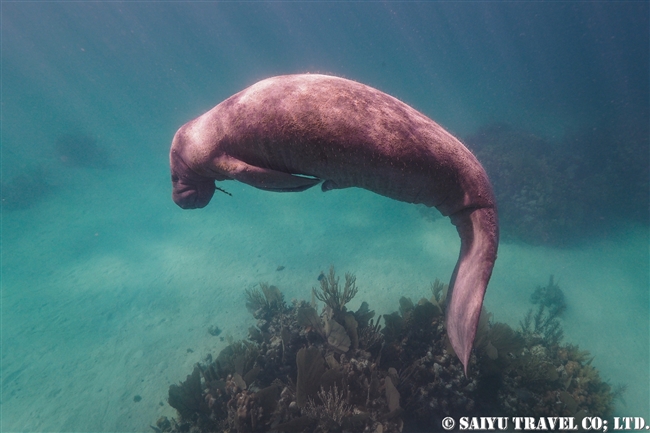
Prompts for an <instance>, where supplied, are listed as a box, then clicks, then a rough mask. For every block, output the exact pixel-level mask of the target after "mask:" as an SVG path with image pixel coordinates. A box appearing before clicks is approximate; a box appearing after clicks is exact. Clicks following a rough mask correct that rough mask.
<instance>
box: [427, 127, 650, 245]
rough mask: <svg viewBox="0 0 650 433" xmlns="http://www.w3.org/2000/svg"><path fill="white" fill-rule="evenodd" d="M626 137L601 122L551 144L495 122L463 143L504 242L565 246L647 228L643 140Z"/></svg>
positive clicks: (647, 175)
mask: <svg viewBox="0 0 650 433" xmlns="http://www.w3.org/2000/svg"><path fill="white" fill-rule="evenodd" d="M623 135H625V134H621V133H618V134H617V133H615V132H614V130H613V129H612V127H607V125H606V124H605V122H603V123H602V124H599V125H598V127H594V128H585V129H581V130H577V131H573V132H570V133H567V134H566V135H565V137H563V138H562V139H557V140H551V139H545V138H542V137H540V136H537V135H535V134H533V133H531V132H528V131H525V130H522V129H517V128H514V127H512V126H509V125H507V124H503V123H495V124H490V125H486V126H484V127H482V128H480V129H479V130H478V131H477V132H476V133H474V134H472V135H470V136H468V137H465V139H464V142H465V144H466V145H467V147H468V148H470V149H471V150H472V152H474V154H475V155H476V156H477V158H478V159H479V160H480V161H481V164H483V166H484V167H485V170H486V171H487V173H488V176H489V177H490V180H491V182H492V186H493V188H494V192H495V194H496V198H497V203H498V206H499V220H500V227H501V234H502V238H503V239H505V240H519V241H524V242H527V243H531V244H545V245H552V246H565V245H571V244H574V243H576V242H579V241H580V240H582V239H585V238H586V237H588V236H592V235H596V234H602V233H603V232H605V233H606V232H607V231H608V230H612V229H613V228H615V227H616V225H617V224H620V221H621V220H628V221H636V222H640V223H642V224H646V225H647V224H648V212H647V209H648V197H649V195H650V192H649V183H650V182H649V174H648V171H649V168H648V164H647V147H648V143H647V137H646V138H638V137H637V138H635V137H631V138H630V139H629V140H625V139H624V137H623ZM421 212H422V213H425V214H426V213H430V212H433V211H431V210H429V211H427V210H424V209H423V210H421Z"/></svg>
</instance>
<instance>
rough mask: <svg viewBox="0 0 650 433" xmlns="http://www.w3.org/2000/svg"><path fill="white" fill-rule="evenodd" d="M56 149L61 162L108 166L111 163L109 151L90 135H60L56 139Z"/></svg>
mask: <svg viewBox="0 0 650 433" xmlns="http://www.w3.org/2000/svg"><path fill="white" fill-rule="evenodd" d="M54 151H55V153H56V156H57V157H58V158H59V159H60V160H61V162H63V163H64V164H68V165H71V166H75V167H86V168H106V167H108V166H109V165H110V164H109V155H108V152H107V151H106V150H105V149H103V148H102V147H101V146H100V145H99V143H98V142H97V140H96V139H95V138H93V137H91V136H89V135H85V134H63V135H60V136H59V137H57V138H56V140H55V141H54Z"/></svg>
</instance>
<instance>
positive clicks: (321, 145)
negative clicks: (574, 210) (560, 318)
mask: <svg viewBox="0 0 650 433" xmlns="http://www.w3.org/2000/svg"><path fill="white" fill-rule="evenodd" d="M170 159H171V172H172V183H173V193H172V197H173V199H174V202H176V204H178V205H179V206H180V207H182V208H183V209H193V208H201V207H204V206H205V205H207V204H208V202H209V201H210V199H211V198H212V195H213V193H214V191H215V184H214V181H215V180H217V181H223V180H238V181H240V182H244V183H246V184H248V185H251V186H254V187H256V188H260V189H264V190H267V191H304V190H306V189H307V188H310V187H312V186H314V185H317V184H318V183H320V182H321V181H323V184H322V189H323V191H329V190H332V189H341V188H349V187H358V188H365V189H367V190H370V191H373V192H375V193H377V194H381V195H384V196H386V197H390V198H392V199H395V200H400V201H405V202H408V203H423V204H425V205H427V206H435V207H436V208H438V210H439V211H440V212H441V213H442V214H443V215H445V216H449V217H450V219H451V222H452V223H453V224H454V225H455V226H456V228H457V229H458V233H459V235H460V239H461V247H460V257H459V259H458V263H457V264H456V268H455V269H454V272H453V275H452V277H451V282H450V284H449V287H450V292H449V295H448V298H447V310H446V317H447V333H448V335H449V339H450V341H451V344H452V347H453V348H454V350H455V351H456V354H457V355H458V357H459V358H460V360H461V362H462V363H463V365H464V366H465V372H467V363H468V361H469V357H470V352H471V350H472V345H473V342H474V337H475V335H476V328H477V326H478V320H479V315H480V313H481V306H482V304H483V296H484V294H485V289H486V287H487V284H488V281H489V279H490V275H491V274H492V268H493V266H494V261H495V260H496V255H497V246H498V238H499V230H498V222H497V211H496V206H495V201H494V194H493V193H492V187H491V186H490V182H489V180H488V178H487V175H486V173H485V170H483V167H482V166H481V164H480V163H479V162H478V161H477V160H476V158H475V157H474V155H472V153H471V152H470V151H469V150H467V148H465V146H463V144H462V143H461V142H460V141H458V140H457V139H456V138H454V137H453V136H452V135H451V134H449V133H448V132H447V131H445V130H444V129H443V128H442V127H440V126H439V125H438V124H436V123H435V122H433V121H432V120H431V119H429V118H427V117H426V116H424V115H422V114H421V113H419V112H418V111H416V110H414V109H413V108H411V107H409V106H408V105H406V104H404V103H403V102H401V101H399V100H397V99H395V98H393V97H392V96H389V95H387V94H385V93H382V92H380V91H379V90H376V89H373V88H371V87H368V86H365V85H363V84H360V83H357V82H354V81H350V80H345V79H342V78H337V77H331V76H326V75H312V74H306V75H288V76H280V77H273V78H269V79H266V80H263V81H260V82H258V83H257V84H254V85H253V86H251V87H249V88H247V89H245V90H243V91H241V92H239V93H237V94H236V95H233V96H232V97H230V98H228V99H226V100H225V101H223V102H222V103H221V104H219V105H217V106H216V107H214V108H213V109H212V110H210V111H208V112H207V113H205V114H203V115H202V116H200V117H198V118H196V119H194V120H192V121H191V122H188V123H186V124H185V125H183V126H182V127H181V128H180V129H179V130H178V132H177V133H176V135H175V136H174V140H173V142H172V147H171V154H170Z"/></svg>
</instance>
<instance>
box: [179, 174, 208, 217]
mask: <svg viewBox="0 0 650 433" xmlns="http://www.w3.org/2000/svg"><path fill="white" fill-rule="evenodd" d="M172 186H173V188H172V199H173V200H174V203H176V204H177V205H178V206H180V207H181V208H183V209H199V208H202V207H205V206H206V205H207V204H208V203H210V200H211V199H212V196H213V195H214V190H215V186H214V181H213V180H210V181H207V182H194V181H188V180H187V179H182V178H180V177H179V176H178V175H175V174H172Z"/></svg>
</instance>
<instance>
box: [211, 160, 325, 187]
mask: <svg viewBox="0 0 650 433" xmlns="http://www.w3.org/2000/svg"><path fill="white" fill-rule="evenodd" d="M214 165H215V166H216V169H217V171H218V172H220V173H228V176H229V177H230V178H231V179H234V180H237V181H239V182H242V183H245V184H247V185H250V186H254V187H255V188H259V189H263V190H265V191H277V192H300V191H304V190H306V189H309V188H311V187H312V186H314V185H318V184H319V183H320V181H321V180H320V179H318V178H314V177H304V176H295V175H293V174H289V173H285V172H282V171H277V170H271V169H268V168H262V167H257V166H254V165H250V164H248V163H246V162H244V161H241V160H239V159H237V158H233V157H231V156H221V157H219V158H217V159H215V161H214Z"/></svg>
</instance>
